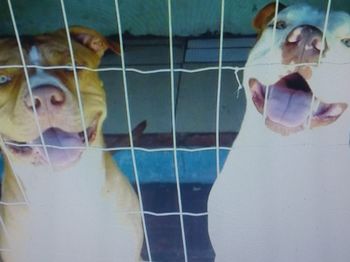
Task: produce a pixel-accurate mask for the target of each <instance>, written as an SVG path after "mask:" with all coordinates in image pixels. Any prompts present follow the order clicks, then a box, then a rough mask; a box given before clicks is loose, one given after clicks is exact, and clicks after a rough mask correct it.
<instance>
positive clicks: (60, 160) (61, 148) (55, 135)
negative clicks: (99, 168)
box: [6, 119, 98, 168]
mask: <svg viewBox="0 0 350 262" xmlns="http://www.w3.org/2000/svg"><path fill="white" fill-rule="evenodd" d="M97 127H98V119H95V120H94V121H93V122H92V123H91V125H90V126H89V127H88V128H86V130H85V131H86V134H87V138H88V141H89V144H91V143H93V142H94V140H95V138H96V134H97ZM42 138H43V140H44V143H45V147H46V151H47V154H48V157H49V160H48V159H47V157H46V152H45V147H44V145H43V144H42V140H41V137H40V135H39V136H38V137H37V138H35V139H34V140H32V141H27V142H18V141H14V140H10V139H6V145H7V148H8V149H9V150H10V152H11V153H12V154H13V155H14V156H15V157H18V158H19V159H22V158H26V159H29V160H30V163H31V164H32V165H34V166H41V165H49V164H51V165H52V166H53V167H54V168H66V167H69V166H72V165H74V163H76V162H77V161H78V160H79V159H80V157H81V155H82V153H83V152H84V150H85V148H86V146H85V144H86V143H85V136H84V131H81V132H68V131H65V130H63V129H60V128H57V127H50V128H47V129H46V130H45V131H44V132H43V133H42Z"/></svg>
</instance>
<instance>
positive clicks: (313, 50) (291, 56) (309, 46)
mask: <svg viewBox="0 0 350 262" xmlns="http://www.w3.org/2000/svg"><path fill="white" fill-rule="evenodd" d="M322 38H323V33H322V31H321V30H319V29H318V28H317V27H314V26H311V25H301V26H298V27H296V28H294V29H293V30H292V31H291V32H290V33H289V34H288V36H287V38H286V41H285V43H284V46H283V58H284V63H285V64H290V63H291V62H294V63H313V62H317V61H318V59H319V56H320V54H321V52H322V53H323V55H324V54H325V52H326V51H327V42H326V39H325V40H324V45H323V44H322Z"/></svg>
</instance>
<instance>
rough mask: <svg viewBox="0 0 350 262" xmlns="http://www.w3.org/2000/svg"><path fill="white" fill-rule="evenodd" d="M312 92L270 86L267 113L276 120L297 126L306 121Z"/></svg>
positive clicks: (289, 125)
mask: <svg viewBox="0 0 350 262" xmlns="http://www.w3.org/2000/svg"><path fill="white" fill-rule="evenodd" d="M311 100H312V94H311V93H307V92H304V91H301V90H292V89H288V88H286V87H281V86H274V85H272V86H270V88H269V96H268V99H267V105H266V106H267V107H266V114H267V116H268V117H269V118H270V119H271V120H272V121H274V122H276V123H279V124H282V125H284V126H286V127H296V126H299V125H301V124H303V123H305V121H306V119H307V117H308V113H309V111H310V105H311Z"/></svg>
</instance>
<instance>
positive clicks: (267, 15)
mask: <svg viewBox="0 0 350 262" xmlns="http://www.w3.org/2000/svg"><path fill="white" fill-rule="evenodd" d="M286 7H287V6H286V5H284V4H281V3H279V4H278V12H280V11H281V10H283V9H284V8H286ZM275 11H276V3H275V2H273V3H269V4H267V5H266V6H264V7H263V8H262V9H261V10H260V11H259V12H258V14H257V15H256V16H255V18H254V20H253V26H254V28H255V30H256V31H257V33H258V35H260V34H261V32H262V31H263V30H264V29H265V28H266V26H267V24H268V23H269V22H270V21H271V19H272V18H273V17H274V15H275Z"/></svg>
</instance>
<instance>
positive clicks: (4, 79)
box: [0, 75, 11, 85]
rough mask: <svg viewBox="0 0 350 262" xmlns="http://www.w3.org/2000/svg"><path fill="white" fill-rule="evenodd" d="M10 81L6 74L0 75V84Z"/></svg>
mask: <svg viewBox="0 0 350 262" xmlns="http://www.w3.org/2000/svg"><path fill="white" fill-rule="evenodd" d="M10 81H11V77H9V76H7V75H0V85H4V84H7V83H8V82H10Z"/></svg>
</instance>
